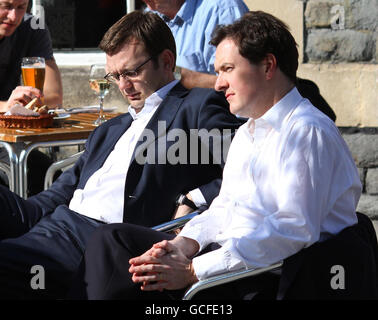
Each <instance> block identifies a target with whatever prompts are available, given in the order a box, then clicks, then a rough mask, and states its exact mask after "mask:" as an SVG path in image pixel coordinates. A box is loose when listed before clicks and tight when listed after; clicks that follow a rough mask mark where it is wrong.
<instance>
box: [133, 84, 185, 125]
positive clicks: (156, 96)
mask: <svg viewBox="0 0 378 320" xmlns="http://www.w3.org/2000/svg"><path fill="white" fill-rule="evenodd" d="M178 82H179V81H178V80H173V81H171V82H170V83H168V84H166V85H165V86H164V87H161V88H160V89H159V90H157V91H155V92H154V93H153V94H151V95H150V96H149V97H148V98H147V99H146V100H145V101H144V106H143V108H142V110H141V111H139V112H138V113H136V112H135V109H134V108H132V107H131V106H129V107H128V111H129V113H130V115H131V117H132V118H133V119H134V120H137V119H139V118H141V117H144V116H146V115H148V114H150V113H151V112H152V111H153V110H155V109H156V108H157V107H158V106H159V105H160V103H161V102H162V101H163V100H164V98H165V97H166V95H167V94H168V92H169V91H170V90H171V89H172V88H173V87H174V86H175V85H176V84H177V83H178Z"/></svg>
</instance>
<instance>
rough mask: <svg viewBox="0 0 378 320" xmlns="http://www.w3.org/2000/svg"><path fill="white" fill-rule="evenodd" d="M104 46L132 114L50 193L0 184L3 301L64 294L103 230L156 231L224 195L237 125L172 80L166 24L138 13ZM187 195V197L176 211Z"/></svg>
mask: <svg viewBox="0 0 378 320" xmlns="http://www.w3.org/2000/svg"><path fill="white" fill-rule="evenodd" d="M100 47H101V48H102V49H103V50H104V51H105V52H106V57H107V72H108V74H107V75H106V76H105V78H106V79H108V80H109V81H113V82H115V83H116V84H117V85H118V87H119V89H120V91H121V92H122V94H123V95H124V96H125V98H126V99H128V101H129V103H130V107H129V113H127V114H124V115H121V116H119V117H116V118H114V119H112V120H110V121H108V122H106V123H105V124H103V125H101V126H100V127H98V128H97V129H96V130H94V132H93V133H92V135H91V136H90V137H89V138H88V141H87V143H86V150H85V153H84V154H83V156H82V157H81V158H80V159H79V160H78V161H77V163H76V164H75V165H74V167H73V168H71V169H69V170H67V171H65V172H64V173H63V174H62V175H61V176H60V177H59V179H58V180H57V181H56V182H55V183H54V184H53V185H52V186H51V188H50V189H49V190H46V191H44V192H42V193H40V194H38V195H36V196H33V197H30V198H29V199H27V200H24V199H22V198H20V197H18V196H17V195H15V194H13V193H11V192H10V191H9V190H7V189H6V188H3V187H1V186H0V207H1V208H2V209H1V214H0V239H1V242H0V297H2V298H61V297H64V295H65V293H66V290H67V286H68V285H69V282H70V279H71V277H72V274H73V273H74V272H75V271H76V269H77V267H78V264H79V262H80V259H81V257H82V254H83V252H84V249H85V245H86V241H87V239H88V237H89V236H90V235H91V234H92V232H93V231H94V230H95V229H96V228H97V227H98V226H100V225H104V224H106V223H114V222H126V221H128V222H132V223H135V224H140V225H143V226H152V225H155V224H158V223H162V222H164V221H166V220H169V219H171V218H172V217H173V216H174V215H176V216H179V215H183V214H186V213H187V212H189V211H191V210H193V208H194V207H195V206H199V205H208V204H210V203H211V201H212V200H213V199H214V197H215V196H216V195H217V194H218V192H219V186H220V178H221V175H222V167H223V164H224V157H225V155H226V152H225V150H223V149H221V147H225V148H226V149H227V142H230V139H231V136H232V135H233V132H234V131H235V130H236V129H237V128H238V127H239V125H240V124H241V121H240V120H239V119H238V118H236V117H235V116H234V115H232V114H231V113H230V112H229V110H228V104H227V101H226V100H225V98H224V95H223V94H220V93H216V92H215V91H214V90H210V89H193V90H191V91H189V90H187V89H185V88H184V87H183V86H181V85H180V84H179V83H178V81H175V80H174V76H173V70H174V68H175V43H174V39H173V36H172V34H171V32H170V30H169V28H168V27H167V26H166V24H165V23H164V22H163V21H162V20H161V19H160V18H159V17H158V16H156V15H155V14H152V13H140V12H133V13H131V14H129V15H126V16H125V17H123V18H122V19H121V20H120V21H118V22H117V23H116V24H115V25H114V26H113V27H111V28H110V29H109V31H108V32H107V33H106V35H105V36H104V39H103V40H102V42H101V44H100ZM204 133H205V134H204ZM206 133H208V134H206ZM219 155H221V156H219ZM181 194H183V195H186V196H187V197H188V198H191V199H188V198H186V199H185V201H184V202H182V203H180V204H181V205H179V206H178V205H177V204H176V199H177V197H178V196H179V195H181ZM191 200H193V201H191Z"/></svg>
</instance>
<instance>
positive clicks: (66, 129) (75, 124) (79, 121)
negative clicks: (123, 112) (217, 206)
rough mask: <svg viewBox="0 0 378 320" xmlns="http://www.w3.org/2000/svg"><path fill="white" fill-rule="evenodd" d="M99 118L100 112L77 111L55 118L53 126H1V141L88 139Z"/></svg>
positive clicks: (108, 114)
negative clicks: (66, 116)
mask: <svg viewBox="0 0 378 320" xmlns="http://www.w3.org/2000/svg"><path fill="white" fill-rule="evenodd" d="M119 114H120V113H105V117H106V119H111V118H113V117H115V116H118V115H119ZM97 118H98V113H76V114H71V115H70V117H69V118H66V119H60V120H54V127H52V128H41V129H33V128H30V129H8V128H0V141H5V142H11V143H16V142H42V141H60V140H74V139H86V138H88V136H89V134H90V133H91V132H92V131H93V130H94V129H95V128H96V126H95V125H94V124H93V122H94V121H95V120H96V119H97Z"/></svg>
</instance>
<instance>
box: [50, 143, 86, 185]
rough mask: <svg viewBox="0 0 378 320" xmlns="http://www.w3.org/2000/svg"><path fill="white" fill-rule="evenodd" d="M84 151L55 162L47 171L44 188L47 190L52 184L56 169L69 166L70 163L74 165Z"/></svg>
mask: <svg viewBox="0 0 378 320" xmlns="http://www.w3.org/2000/svg"><path fill="white" fill-rule="evenodd" d="M83 153H84V150H83V151H80V152H78V153H75V154H73V155H72V156H70V157H68V158H67V159H63V160H60V161H57V162H54V163H53V164H52V165H51V166H50V167H49V168H48V169H47V171H46V176H45V184H44V189H45V190H46V189H48V188H49V187H50V186H51V185H52V183H53V178H54V174H55V172H56V171H58V170H60V169H63V168H65V167H68V166H70V165H73V164H74V163H75V162H76V161H77V160H78V159H79V158H80V156H81V155H82V154H83Z"/></svg>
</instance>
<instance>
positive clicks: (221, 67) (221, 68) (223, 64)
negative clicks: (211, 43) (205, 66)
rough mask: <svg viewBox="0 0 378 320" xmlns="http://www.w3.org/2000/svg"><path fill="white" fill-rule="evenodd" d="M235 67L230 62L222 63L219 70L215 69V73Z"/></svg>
mask: <svg viewBox="0 0 378 320" xmlns="http://www.w3.org/2000/svg"><path fill="white" fill-rule="evenodd" d="M234 66H235V65H234V64H233V63H231V62H223V63H222V64H221V65H220V66H219V68H215V71H216V72H218V71H219V70H224V69H225V68H227V67H234Z"/></svg>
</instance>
